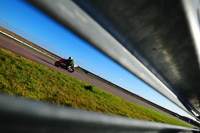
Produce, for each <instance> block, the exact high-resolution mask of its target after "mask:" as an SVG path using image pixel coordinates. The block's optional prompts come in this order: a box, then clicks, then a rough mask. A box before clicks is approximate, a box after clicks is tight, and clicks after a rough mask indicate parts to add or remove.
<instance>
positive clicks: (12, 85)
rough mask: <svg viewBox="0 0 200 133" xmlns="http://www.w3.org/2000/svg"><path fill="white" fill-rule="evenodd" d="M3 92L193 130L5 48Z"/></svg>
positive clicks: (0, 61) (0, 77)
mask: <svg viewBox="0 0 200 133" xmlns="http://www.w3.org/2000/svg"><path fill="white" fill-rule="evenodd" d="M0 92H1V93H6V94H10V95H17V96H21V97H26V98H30V99H35V100H38V101H44V102H48V103H52V104H57V105H64V106H70V107H73V108H77V109H84V110H89V111H96V112H100V113H106V114H110V115H117V116H124V117H129V118H135V119H142V120H148V121H155V122H161V123H168V124H174V125H180V126H186V127H189V126H188V125H186V124H183V123H181V122H179V121H177V120H175V119H172V118H170V117H168V116H165V115H163V114H160V113H158V112H156V111H153V110H151V109H148V108H145V107H143V106H141V105H138V104H135V103H132V102H130V101H127V100H124V99H122V98H120V97H117V96H115V95H112V94H111V93H108V92H105V91H103V90H101V89H99V88H97V87H95V86H92V85H89V84H87V83H85V82H82V81H80V80H78V79H75V78H73V77H70V76H67V75H65V74H62V73H61V72H58V71H55V70H52V69H50V68H48V67H45V66H42V65H40V64H38V63H35V62H33V61H31V60H28V59H25V58H23V57H21V56H18V55H15V54H13V53H11V52H9V51H6V50H4V49H0Z"/></svg>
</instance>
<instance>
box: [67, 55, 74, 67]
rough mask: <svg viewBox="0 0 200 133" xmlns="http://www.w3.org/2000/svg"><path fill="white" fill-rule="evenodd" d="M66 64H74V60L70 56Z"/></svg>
mask: <svg viewBox="0 0 200 133" xmlns="http://www.w3.org/2000/svg"><path fill="white" fill-rule="evenodd" d="M67 66H74V60H73V58H72V57H69V58H68V60H67Z"/></svg>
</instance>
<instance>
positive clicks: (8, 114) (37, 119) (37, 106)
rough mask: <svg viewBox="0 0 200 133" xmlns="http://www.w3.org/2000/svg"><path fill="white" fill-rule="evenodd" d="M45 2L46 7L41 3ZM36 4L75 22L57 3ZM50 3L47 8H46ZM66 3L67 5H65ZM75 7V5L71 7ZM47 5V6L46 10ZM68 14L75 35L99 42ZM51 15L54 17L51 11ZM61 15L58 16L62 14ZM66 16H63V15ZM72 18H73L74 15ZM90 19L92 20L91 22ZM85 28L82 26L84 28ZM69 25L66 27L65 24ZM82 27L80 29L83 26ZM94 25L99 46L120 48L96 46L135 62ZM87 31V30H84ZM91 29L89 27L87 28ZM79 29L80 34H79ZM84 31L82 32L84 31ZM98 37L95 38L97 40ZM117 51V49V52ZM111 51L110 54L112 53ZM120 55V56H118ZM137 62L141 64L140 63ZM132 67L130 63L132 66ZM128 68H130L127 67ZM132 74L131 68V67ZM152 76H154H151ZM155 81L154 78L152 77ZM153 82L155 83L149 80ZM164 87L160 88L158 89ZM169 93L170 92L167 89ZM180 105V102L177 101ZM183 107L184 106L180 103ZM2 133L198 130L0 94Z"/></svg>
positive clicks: (112, 55) (76, 12) (138, 66)
mask: <svg viewBox="0 0 200 133" xmlns="http://www.w3.org/2000/svg"><path fill="white" fill-rule="evenodd" d="M41 1H42V3H43V2H44V3H43V4H41V3H40V2H41ZM32 2H36V3H37V4H38V6H39V7H41V8H43V9H44V10H50V9H51V8H53V9H56V10H54V11H55V12H57V13H58V14H60V15H61V16H59V17H61V18H59V17H58V18H56V20H58V21H60V22H61V23H65V21H66V19H68V20H71V19H69V18H67V17H66V18H65V15H64V14H63V13H62V12H60V11H59V10H57V8H56V3H54V2H56V1H55V0H51V1H49V0H46V1H45V0H32ZM45 2H46V5H45ZM60 2H61V3H57V4H60V6H61V7H63V6H66V5H67V3H68V6H69V7H70V9H73V8H74V6H75V5H74V4H73V3H72V2H71V1H62V0H61V1H60ZM63 2H64V3H65V2H67V3H65V4H64V5H63V4H62V3H63ZM47 3H50V5H49V6H50V7H51V8H47V7H46V6H47ZM71 4H72V5H71ZM42 6H43V7H42ZM76 8H77V6H76ZM65 11H66V12H65V13H66V14H68V17H71V18H73V17H77V18H74V19H72V21H71V22H69V23H68V22H67V27H70V26H72V27H71V29H73V28H75V27H76V29H73V31H75V33H78V32H79V33H78V34H79V35H80V36H82V37H83V34H85V35H86V36H85V39H86V40H87V41H88V42H91V43H93V40H95V39H97V41H98V40H99V39H98V38H96V37H97V36H96V37H95V36H91V34H93V33H92V32H91V33H85V32H84V30H85V29H84V28H83V27H82V26H84V25H82V24H83V23H87V22H88V20H87V19H85V18H83V17H81V16H80V14H79V13H80V12H79V10H78V11H76V10H73V11H74V12H73V13H75V16H73V15H74V14H71V13H72V12H68V10H65ZM50 14H54V13H52V12H50ZM58 14H54V16H55V15H58ZM62 15H63V16H62ZM70 15H71V16H70ZM79 19H80V20H82V21H80V23H77V25H72V23H74V21H79ZM89 20H90V19H89ZM80 25H82V26H80ZM65 26H66V25H65ZM79 26H80V27H79ZM90 26H97V27H96V28H97V29H99V34H100V35H103V38H104V37H105V38H104V39H102V38H100V42H98V43H97V44H101V43H102V42H101V41H105V40H106V41H108V42H109V43H110V44H111V46H113V45H112V43H113V42H114V44H117V46H119V47H118V48H121V49H118V48H117V47H115V45H114V46H113V47H114V50H113V51H107V50H106V49H107V48H108V47H107V46H106V45H102V47H99V46H98V45H95V44H94V43H93V45H94V46H95V47H97V48H99V49H101V50H102V51H104V50H105V51H104V53H106V54H107V55H109V56H110V57H113V59H114V60H116V58H115V54H116V53H117V54H122V55H123V54H125V55H126V57H127V58H128V59H130V60H134V61H135V58H133V57H132V56H131V54H130V53H128V51H126V50H125V49H124V48H123V47H121V46H120V45H119V44H118V42H116V40H114V39H113V38H110V37H111V36H110V35H109V34H107V33H106V32H105V31H104V30H103V29H100V27H98V25H97V24H94V23H93V24H92V25H90ZM82 28H83V29H82ZM86 28H87V27H86ZM78 30H79V31H78ZM80 30H82V31H80ZM93 37H94V38H93ZM115 48H116V49H115ZM109 52H110V53H109ZM117 56H118V55H117ZM127 58H120V59H119V61H120V62H118V63H120V64H121V63H123V62H126V61H127V60H126V59H127ZM136 62H137V61H136ZM129 65H130V64H129ZM133 65H134V66H135V68H138V69H140V70H141V69H142V70H144V71H146V69H145V68H144V66H142V64H137V65H135V64H133ZM126 68H127V67H126ZM127 69H130V71H132V69H131V68H127ZM146 74H147V75H148V74H150V73H149V72H148V71H146ZM138 75H139V76H140V77H143V78H145V77H144V74H143V72H142V73H138ZM150 75H151V74H150ZM149 79H151V80H152V78H149ZM149 82H151V81H149ZM152 82H153V84H152V85H151V86H157V85H158V84H160V85H161V86H163V85H162V84H161V83H160V82H159V81H158V80H157V79H155V80H154V81H152ZM157 87H160V86H157ZM165 91H166V92H168V91H169V90H165ZM167 95H170V96H172V97H173V98H175V99H173V98H172V99H173V100H175V101H176V97H175V96H174V95H173V94H171V93H169V92H168V94H167ZM177 103H179V102H178V101H177ZM180 106H182V105H181V104H180ZM0 107H1V108H0V118H1V121H0V123H1V124H0V132H37V133H44V132H58V133H62V132H63V133H68V132H70V133H71V132H75V133H86V132H95V133H100V132H101V133H102V132H103V133H113V132H114V133H129V132H198V131H199V130H198V129H192V128H185V127H180V126H175V125H168V124H162V123H155V122H149V121H143V120H136V119H129V118H124V117H117V116H111V115H105V114H100V113H95V112H89V111H84V110H77V109H72V108H67V107H63V106H56V105H51V104H47V103H42V102H36V101H32V100H28V99H23V98H18V97H11V96H5V95H0Z"/></svg>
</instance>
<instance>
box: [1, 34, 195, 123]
mask: <svg viewBox="0 0 200 133" xmlns="http://www.w3.org/2000/svg"><path fill="white" fill-rule="evenodd" d="M0 48H3V49H6V50H9V51H11V52H13V53H15V54H18V55H20V56H23V57H25V58H27V59H30V60H32V61H34V62H37V63H40V64H42V65H44V66H47V67H49V68H52V69H54V70H57V71H60V72H62V73H64V74H67V75H69V76H72V77H74V78H76V79H79V80H81V81H84V82H86V83H88V84H91V85H94V86H96V87H98V88H100V89H102V90H105V91H107V92H110V93H112V94H114V95H116V96H119V97H121V98H124V99H126V100H129V101H131V102H133V103H137V104H140V105H142V106H144V107H147V108H150V109H153V110H155V111H157V112H160V113H162V114H164V115H167V116H169V117H172V118H174V119H177V120H179V121H181V122H183V123H186V122H185V121H182V120H180V119H178V118H176V117H174V116H172V115H170V114H168V113H166V112H163V111H161V110H159V109H157V108H155V107H153V106H151V105H148V104H146V103H144V102H142V101H140V100H138V99H136V98H134V97H132V96H129V95H127V94H125V93H123V92H121V91H119V90H117V89H114V88H111V87H109V86H108V85H105V84H103V83H101V82H99V81H96V80H95V79H92V78H89V77H87V76H85V75H83V74H80V73H78V72H76V71H75V72H74V73H69V72H67V71H66V70H65V69H62V68H58V67H55V66H54V61H52V60H51V59H49V58H47V57H45V56H42V55H41V54H38V53H36V52H34V51H32V50H30V49H28V48H26V47H23V46H21V45H19V44H18V43H16V42H14V41H12V40H10V39H8V38H6V37H3V36H1V35H0ZM186 124H188V123H186ZM191 126H193V125H191Z"/></svg>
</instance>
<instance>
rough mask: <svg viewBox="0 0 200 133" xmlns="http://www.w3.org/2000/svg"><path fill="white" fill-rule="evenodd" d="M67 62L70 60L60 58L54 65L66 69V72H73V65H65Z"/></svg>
mask: <svg viewBox="0 0 200 133" xmlns="http://www.w3.org/2000/svg"><path fill="white" fill-rule="evenodd" d="M69 62H70V61H69V60H66V59H60V61H56V62H55V66H57V67H62V68H64V69H66V70H67V71H68V72H70V73H73V72H74V66H69V65H67V64H69Z"/></svg>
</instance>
